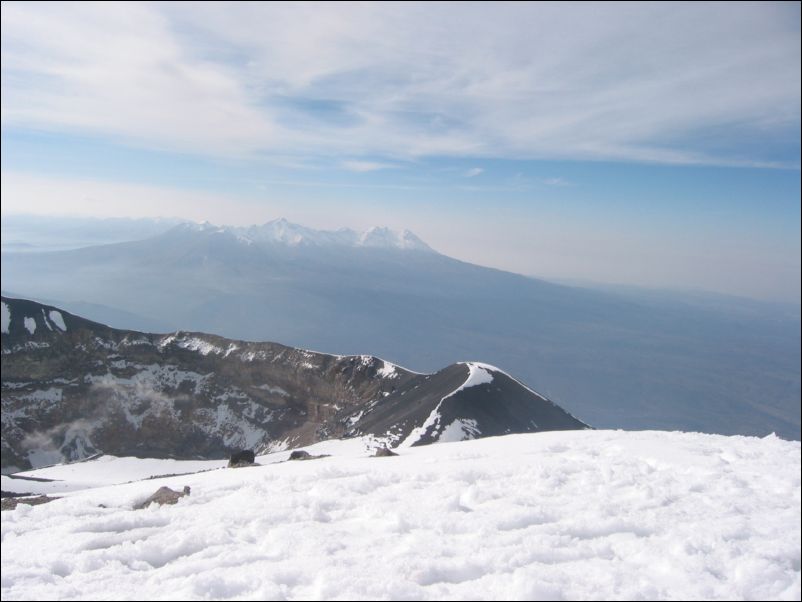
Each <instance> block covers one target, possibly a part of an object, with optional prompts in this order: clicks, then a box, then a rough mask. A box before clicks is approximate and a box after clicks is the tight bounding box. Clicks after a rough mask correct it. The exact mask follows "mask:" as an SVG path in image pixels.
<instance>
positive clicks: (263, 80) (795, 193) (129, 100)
mask: <svg viewBox="0 0 802 602" xmlns="http://www.w3.org/2000/svg"><path fill="white" fill-rule="evenodd" d="M455 11H459V15H460V19H453V16H454V14H455ZM2 17H3V18H2V34H3V36H2V56H3V62H2V77H3V87H2V91H3V96H2V147H3V153H2V201H3V202H2V210H3V214H10V213H17V212H23V211H24V212H26V213H38V214H44V215H52V214H66V215H75V216H79V215H91V216H96V217H112V216H118V217H123V216H126V217H133V218H136V217H156V216H160V215H167V216H170V217H177V218H182V219H189V220H193V221H204V220H208V221H210V222H213V223H227V224H232V225H246V224H250V223H264V222H266V221H269V220H270V219H274V218H277V217H280V216H283V217H286V218H287V219H288V220H289V221H292V222H295V223H300V224H303V225H306V226H309V227H313V228H319V229H337V228H340V227H351V228H355V229H365V228H367V227H369V226H372V225H386V226H388V227H391V228H394V229H404V228H406V229H409V230H411V231H413V232H415V233H416V234H418V235H419V236H420V237H421V238H423V239H424V240H425V241H427V243H429V244H430V245H432V246H433V247H434V248H436V249H438V250H439V251H441V252H443V253H444V254H447V255H449V256H452V257H456V258H459V259H462V260H464V261H468V262H471V263H476V264H480V265H485V266H490V267H496V268H500V269H504V270H509V271H513V272H516V273H521V274H527V275H536V276H539V277H542V278H547V279H561V280H580V281H587V282H600V283H616V284H622V285H632V286H640V287H648V288H669V289H693V290H706V291H711V292H715V293H721V294H727V295H735V296H741V297H747V298H754V299H763V300H770V301H780V302H790V303H794V304H799V303H800V288H801V285H802V281H801V279H800V272H801V271H802V264H801V262H800V255H801V254H802V244H801V242H800V227H799V224H800V194H802V192H801V189H800V145H799V139H800V75H799V73H800V26H799V21H800V13H799V5H798V4H788V3H761V4H740V3H739V4H732V5H723V4H703V5H697V4H680V5H675V4H629V5H621V4H585V5H571V4H540V3H538V4H502V5H498V4H494V5H493V6H492V7H491V6H490V5H489V4H481V3H478V4H474V3H472V4H463V5H441V4H405V5H393V4H367V5H348V4H344V5H325V4H311V5H309V4H287V5H284V4H280V5H274V4H240V3H229V4H226V5H225V7H223V6H222V5H218V4H213V3H204V4H202V5H174V4H113V5H112V4H109V5H105V4H70V5H62V4H55V5H52V4H48V5H42V4H37V3H13V2H11V3H3V5H2ZM255 24H258V27H257V26H256V25H255ZM501 33H503V35H501ZM477 34H479V35H477ZM481 34H487V35H486V36H485V35H481Z"/></svg>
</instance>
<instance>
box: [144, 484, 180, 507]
mask: <svg viewBox="0 0 802 602" xmlns="http://www.w3.org/2000/svg"><path fill="white" fill-rule="evenodd" d="M185 495H189V487H188V486H186V485H185V486H184V490H183V491H173V490H172V489H170V488H169V487H159V488H158V489H157V490H156V493H154V494H153V495H151V496H150V497H149V498H148V499H146V500H145V501H144V502H142V503H140V504H137V505H135V506H134V510H142V509H144V508H147V507H148V506H150V505H151V504H159V505H162V504H175V503H176V502H178V500H179V499H181V498H182V497H184V496H185Z"/></svg>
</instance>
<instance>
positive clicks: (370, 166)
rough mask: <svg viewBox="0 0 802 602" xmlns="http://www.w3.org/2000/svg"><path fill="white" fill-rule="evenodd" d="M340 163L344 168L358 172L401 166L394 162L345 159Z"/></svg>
mask: <svg viewBox="0 0 802 602" xmlns="http://www.w3.org/2000/svg"><path fill="white" fill-rule="evenodd" d="M340 165H341V166H342V167H343V169H347V170H348V171H355V172H357V173H366V172H370V171H379V170H380V169H397V168H398V167H399V166H398V165H395V164H393V163H381V162H379V161H343V162H342V163H340Z"/></svg>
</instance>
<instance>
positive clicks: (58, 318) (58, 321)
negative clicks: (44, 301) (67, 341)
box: [48, 309, 67, 332]
mask: <svg viewBox="0 0 802 602" xmlns="http://www.w3.org/2000/svg"><path fill="white" fill-rule="evenodd" d="M48 315H49V316H50V321H51V322H53V324H55V325H56V326H58V328H59V329H61V331H62V332H67V325H66V324H65V323H64V316H62V315H61V312H60V311H56V310H55V309H51V310H50V314H48Z"/></svg>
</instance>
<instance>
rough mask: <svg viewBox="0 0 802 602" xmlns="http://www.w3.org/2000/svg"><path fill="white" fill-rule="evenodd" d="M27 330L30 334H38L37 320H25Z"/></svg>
mask: <svg viewBox="0 0 802 602" xmlns="http://www.w3.org/2000/svg"><path fill="white" fill-rule="evenodd" d="M25 330H27V331H28V332H29V333H30V334H33V333H34V332H36V318H28V317H26V318H25Z"/></svg>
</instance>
